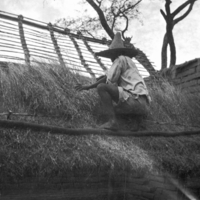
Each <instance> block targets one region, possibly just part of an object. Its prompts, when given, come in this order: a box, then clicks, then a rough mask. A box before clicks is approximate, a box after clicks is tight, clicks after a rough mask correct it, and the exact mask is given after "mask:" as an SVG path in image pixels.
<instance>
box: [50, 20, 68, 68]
mask: <svg viewBox="0 0 200 200" xmlns="http://www.w3.org/2000/svg"><path fill="white" fill-rule="evenodd" d="M48 27H49V32H50V36H51V40H52V43H53V46H54V49H55V51H56V54H57V56H58V60H59V62H60V65H61V66H64V67H66V66H65V62H64V60H63V57H62V54H61V51H60V47H59V46H58V42H57V40H56V38H55V35H54V30H53V26H52V24H51V23H49V24H48Z"/></svg>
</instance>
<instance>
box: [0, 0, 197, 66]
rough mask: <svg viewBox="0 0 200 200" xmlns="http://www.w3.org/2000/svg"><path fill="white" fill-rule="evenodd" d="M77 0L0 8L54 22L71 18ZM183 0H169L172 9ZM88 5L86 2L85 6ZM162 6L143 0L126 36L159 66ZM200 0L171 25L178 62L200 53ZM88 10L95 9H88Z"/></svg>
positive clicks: (11, 2)
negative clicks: (181, 18)
mask: <svg viewBox="0 0 200 200" xmlns="http://www.w3.org/2000/svg"><path fill="white" fill-rule="evenodd" d="M79 1H80V0H1V1H0V10H1V11H5V12H10V13H13V14H17V15H23V16H24V17H28V18H32V19H35V20H39V21H43V22H46V23H49V22H52V23H54V22H55V20H56V19H59V18H69V17H70V18H73V16H74V17H76V16H78V15H81V13H82V12H83V10H84V7H83V5H80V4H79ZM185 1H186V0H172V4H171V10H172V11H173V10H174V9H176V8H177V6H179V5H180V4H182V3H183V2H185ZM89 7H90V6H89V5H88V8H89ZM160 9H164V1H163V0H143V1H142V2H141V3H140V11H141V15H140V21H141V22H140V21H137V20H134V21H133V22H132V23H131V24H130V29H129V32H128V36H132V41H131V42H132V43H134V45H135V46H136V47H137V48H139V49H141V50H142V51H143V52H144V53H146V55H147V56H148V58H149V59H150V60H151V61H152V62H153V63H154V65H155V67H156V69H160V63H161V47H162V41H163V36H164V34H165V26H166V23H165V21H164V19H163V17H162V15H161V14H160ZM199 10H200V0H197V1H196V3H195V5H194V8H193V10H192V12H191V13H190V14H189V15H188V16H187V17H186V18H185V19H184V20H182V21H181V22H179V23H178V24H177V25H176V26H175V27H174V31H173V33H174V38H175V44H176V50H177V64H181V63H184V62H186V61H189V60H192V59H195V58H199V57H200V21H199V19H200V12H199ZM90 12H91V14H94V13H95V12H94V11H93V10H92V9H90Z"/></svg>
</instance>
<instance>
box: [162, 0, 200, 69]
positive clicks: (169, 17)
mask: <svg viewBox="0 0 200 200" xmlns="http://www.w3.org/2000/svg"><path fill="white" fill-rule="evenodd" d="M195 1H197V0H187V1H186V2H185V3H183V4H182V5H180V6H179V7H178V8H177V9H176V10H175V11H174V12H172V13H171V10H170V4H171V3H172V1H171V0H165V11H166V13H165V12H164V11H163V10H162V9H161V10H160V12H161V14H162V16H163V18H164V19H165V21H166V33H165V35H164V39H163V45H162V51H161V68H162V69H166V68H167V47H168V45H169V47H170V65H169V67H170V68H171V67H172V66H174V65H175V64H176V46H175V42H174V37H173V28H174V26H175V25H176V24H177V23H178V22H180V21H181V20H183V19H184V18H185V17H187V15H188V14H189V13H190V12H191V11H192V8H193V5H194V3H195ZM187 6H188V9H187V10H186V11H185V12H184V13H183V14H182V15H181V16H179V17H177V18H175V17H176V16H177V15H178V14H179V13H180V12H181V11H182V10H183V9H184V8H186V7H187Z"/></svg>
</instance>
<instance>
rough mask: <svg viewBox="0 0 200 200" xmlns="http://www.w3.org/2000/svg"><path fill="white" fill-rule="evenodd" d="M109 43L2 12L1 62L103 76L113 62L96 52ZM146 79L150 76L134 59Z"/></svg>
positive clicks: (0, 12)
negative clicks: (45, 64)
mask: <svg viewBox="0 0 200 200" xmlns="http://www.w3.org/2000/svg"><path fill="white" fill-rule="evenodd" d="M109 43H110V41H107V40H105V39H104V40H99V39H94V38H89V37H85V36H83V35H82V34H81V33H77V34H74V33H71V32H70V30H69V29H63V28H60V27H57V26H53V25H52V24H51V23H49V24H46V23H44V22H40V21H36V20H33V19H30V18H25V17H23V16H22V15H19V16H17V15H13V14H10V13H6V12H2V11H0V61H1V63H2V62H8V61H10V62H18V63H19V62H20V63H26V64H27V65H30V64H31V63H38V62H39V63H40V62H57V63H59V64H61V65H63V66H66V67H68V68H70V69H72V70H75V71H78V72H80V73H82V74H85V75H90V76H92V77H96V76H99V75H102V74H104V71H105V70H106V69H107V68H108V67H109V66H111V61H110V60H109V59H106V58H101V59H100V58H98V57H97V56H95V54H94V53H95V52H98V51H102V50H105V49H107V48H108V45H109ZM135 63H136V66H137V67H138V70H139V71H140V73H141V75H142V76H143V77H145V76H147V75H148V74H149V73H148V72H147V70H146V69H145V68H144V67H143V66H142V65H141V64H140V63H138V62H137V61H136V60H135Z"/></svg>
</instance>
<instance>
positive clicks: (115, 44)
mask: <svg viewBox="0 0 200 200" xmlns="http://www.w3.org/2000/svg"><path fill="white" fill-rule="evenodd" d="M137 53H138V52H137V50H136V49H135V48H134V47H131V48H130V47H129V48H127V47H125V46H124V42H123V40H122V38H121V33H120V32H117V33H116V34H115V37H114V39H113V40H112V43H111V45H110V46H109V49H107V50H105V51H100V52H97V53H95V55H97V56H101V57H105V58H113V57H116V56H119V55H124V56H128V57H130V58H132V57H134V56H136V55H137Z"/></svg>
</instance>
